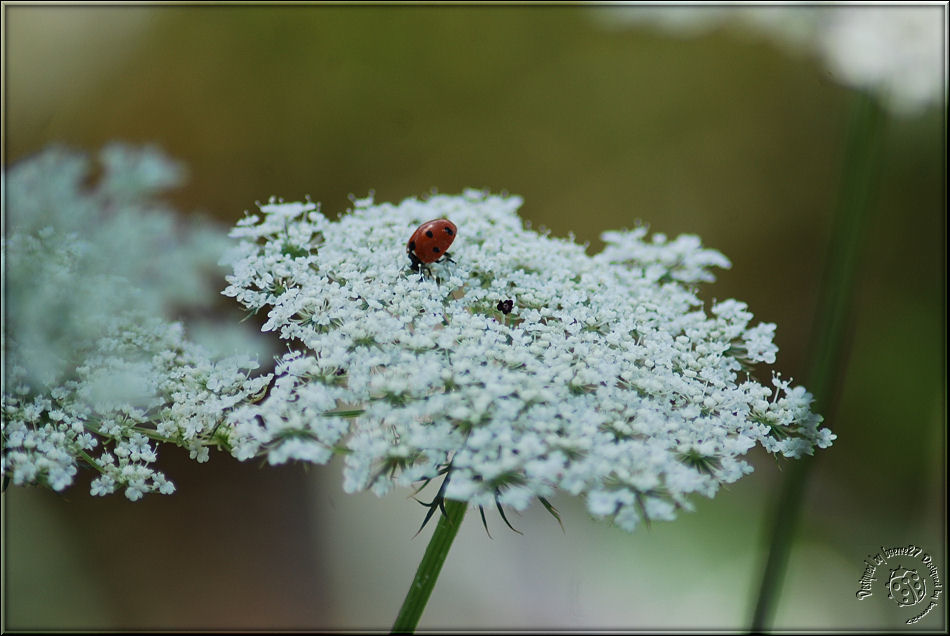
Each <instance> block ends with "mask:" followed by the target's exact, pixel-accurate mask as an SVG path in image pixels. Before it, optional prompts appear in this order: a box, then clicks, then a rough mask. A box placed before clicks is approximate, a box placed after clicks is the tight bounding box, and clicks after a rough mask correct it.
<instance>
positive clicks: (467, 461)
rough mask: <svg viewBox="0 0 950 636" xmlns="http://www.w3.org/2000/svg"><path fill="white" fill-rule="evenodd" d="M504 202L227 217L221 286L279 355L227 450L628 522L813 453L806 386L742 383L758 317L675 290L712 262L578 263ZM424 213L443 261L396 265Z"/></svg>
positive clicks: (307, 208) (768, 340)
mask: <svg viewBox="0 0 950 636" xmlns="http://www.w3.org/2000/svg"><path fill="white" fill-rule="evenodd" d="M520 204H521V200H520V199H519V198H517V197H501V196H491V195H487V194H484V193H481V192H475V191H467V192H465V193H464V194H463V195H461V196H443V195H437V196H432V197H431V198H429V199H428V200H425V201H421V200H416V199H410V200H406V201H404V202H403V203H401V204H399V205H398V206H394V205H390V204H379V205H376V204H374V203H373V201H372V200H371V199H364V200H358V201H356V202H355V208H354V209H353V210H352V211H350V213H348V214H345V215H343V216H341V217H340V218H339V220H338V221H331V220H329V219H328V218H327V217H326V216H324V215H323V214H321V213H320V212H319V210H318V209H317V206H316V205H315V204H313V203H310V202H306V203H281V202H273V201H272V202H271V203H269V204H267V205H264V206H262V207H261V214H260V215H253V216H249V217H247V218H246V219H244V220H243V221H242V222H241V223H240V224H239V225H238V227H237V228H235V229H234V230H233V232H232V235H233V236H234V237H236V238H239V239H241V242H240V245H239V246H238V247H237V248H235V250H234V251H233V253H232V254H231V256H230V257H229V260H230V262H231V263H232V266H233V270H234V271H233V274H231V275H230V276H229V277H228V282H229V283H230V285H229V286H228V287H227V289H226V290H225V292H224V293H225V294H226V295H229V296H233V297H234V298H236V299H237V300H238V301H239V302H240V303H241V304H243V305H244V306H246V307H247V308H249V309H251V310H265V311H266V312H267V322H266V324H265V326H264V329H265V330H267V331H273V332H275V333H277V334H278V335H279V336H280V338H282V339H283V340H285V341H286V343H287V345H288V347H289V348H290V351H289V352H288V353H286V354H285V355H283V356H281V357H280V358H279V359H278V364H277V370H276V373H275V376H274V379H273V381H272V382H271V383H270V385H269V387H268V388H267V391H266V397H264V398H263V399H262V400H260V401H258V402H248V403H245V404H243V405H239V406H237V407H235V408H234V409H233V410H232V411H230V412H229V415H228V423H229V425H228V428H227V433H226V434H227V435H228V445H229V446H230V447H231V448H232V449H233V452H234V453H235V454H236V455H237V456H238V457H239V458H247V457H252V456H255V455H257V454H259V453H261V452H266V453H267V455H268V457H269V460H270V461H271V462H272V463H280V462H284V461H287V460H290V459H298V460H304V461H308V462H316V463H324V462H327V461H328V460H329V459H330V458H331V457H332V456H333V455H334V454H342V455H344V456H345V467H344V474H345V485H344V487H345V489H346V490H347V491H358V490H361V489H367V488H368V489H372V490H373V491H374V492H376V493H377V494H382V493H385V492H387V491H388V490H390V489H391V488H392V487H393V486H394V485H410V484H412V483H413V482H417V481H419V480H425V479H431V478H435V477H437V476H439V475H446V480H445V483H444V485H443V489H442V490H441V493H442V494H444V496H445V497H447V498H450V499H458V500H465V501H469V502H471V503H473V504H475V505H479V506H484V505H488V504H492V505H495V504H499V505H509V506H512V507H514V508H516V509H523V508H525V507H526V506H528V505H529V504H530V503H531V502H532V500H533V499H535V498H541V499H542V501H544V502H545V503H546V499H544V498H546V497H549V496H550V495H552V494H553V493H554V492H555V491H557V490H563V491H566V492H568V493H571V494H574V495H584V496H585V497H586V500H587V504H588V508H589V510H590V512H591V513H593V514H594V515H596V516H598V517H608V518H612V519H614V520H615V521H616V523H617V524H619V525H620V526H622V527H623V528H626V529H628V530H630V529H633V528H634V527H635V526H637V524H638V523H640V522H641V521H643V520H645V519H671V518H673V517H674V515H675V513H676V511H677V509H685V508H689V507H690V503H689V498H688V497H689V495H690V494H692V493H701V494H703V495H706V496H712V495H713V494H714V493H715V492H716V491H717V489H718V488H719V486H720V484H722V483H729V482H733V481H735V480H737V479H738V478H739V477H741V476H742V475H744V474H746V473H748V472H750V471H751V467H750V465H749V464H748V463H747V462H745V461H743V459H742V456H743V455H744V454H745V453H746V452H748V451H749V450H750V449H751V448H752V447H754V446H755V445H757V444H759V445H761V446H763V447H764V448H765V449H767V450H768V451H770V452H772V453H779V454H782V455H785V456H788V457H799V456H801V455H803V454H810V453H811V452H812V451H813V448H814V447H816V446H818V447H827V446H829V445H830V444H831V442H832V440H833V439H834V435H832V434H831V433H830V432H829V431H828V430H827V429H821V428H819V424H820V421H821V418H820V417H819V416H817V415H815V414H814V413H812V412H811V411H810V408H809V404H810V401H811V396H810V395H809V394H808V393H807V392H805V390H804V389H802V388H800V387H794V388H792V387H790V386H789V383H788V382H786V381H784V380H781V379H780V378H779V377H778V376H773V380H772V385H773V386H771V387H769V386H763V385H762V384H760V383H759V382H757V381H756V380H755V379H753V378H752V377H751V376H750V375H749V374H748V372H747V370H748V368H749V367H750V366H751V365H754V364H756V363H760V362H773V361H774V359H775V352H776V347H775V345H774V344H773V343H772V335H773V331H774V325H771V324H759V325H755V326H750V321H751V319H752V314H751V313H749V311H748V310H747V309H746V306H745V305H744V304H743V303H740V302H737V301H734V300H728V301H725V302H722V303H718V304H716V305H714V306H712V307H711V309H710V311H709V313H707V312H706V311H704V309H703V303H702V302H701V301H700V300H699V299H698V298H697V296H696V295H695V291H694V289H693V286H694V284H695V283H697V282H700V281H709V280H712V275H711V273H710V272H709V268H710V267H712V266H720V267H726V266H728V265H729V263H728V261H727V260H726V259H725V257H724V256H722V255H721V254H719V253H718V252H716V251H713V250H708V249H703V248H702V247H701V245H700V243H699V240H698V239H697V238H696V237H693V236H682V237H680V238H678V239H676V240H675V241H668V240H667V239H666V238H665V237H663V236H661V235H655V236H653V237H652V239H651V240H649V241H647V240H645V238H646V230H645V229H642V228H641V229H636V230H633V231H630V232H608V233H606V234H604V236H603V239H604V241H605V242H606V243H607V247H606V249H605V250H604V251H603V252H602V253H600V254H598V255H596V256H594V257H589V256H588V255H587V254H586V253H585V248H584V247H583V246H580V245H577V244H575V243H573V242H571V241H567V240H561V239H556V238H552V237H550V236H547V235H545V234H539V233H537V232H534V231H531V230H529V229H526V228H525V227H523V225H522V222H521V220H520V219H519V217H518V216H517V214H516V210H517V209H518V207H519V206H520ZM441 217H444V218H449V219H451V220H452V221H453V222H454V223H455V224H456V225H457V226H458V238H457V239H456V240H455V243H454V244H453V245H452V247H451V254H452V256H453V258H454V262H450V261H443V262H439V263H436V264H433V265H432V266H431V268H430V272H429V274H428V276H421V275H420V274H418V273H413V272H412V271H411V270H410V268H409V265H410V261H409V259H408V258H407V255H406V243H407V241H408V238H409V236H410V234H411V233H412V231H413V229H414V228H415V227H416V226H418V225H419V224H420V223H422V222H425V221H428V220H430V219H433V218H441ZM508 301H510V302H508ZM222 428H223V427H222Z"/></svg>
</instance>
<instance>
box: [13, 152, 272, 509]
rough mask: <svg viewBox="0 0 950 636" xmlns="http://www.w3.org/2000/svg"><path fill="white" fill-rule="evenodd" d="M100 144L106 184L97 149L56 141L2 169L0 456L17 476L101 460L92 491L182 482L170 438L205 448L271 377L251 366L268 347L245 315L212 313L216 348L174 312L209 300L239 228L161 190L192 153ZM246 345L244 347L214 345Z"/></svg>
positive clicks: (70, 470)
mask: <svg viewBox="0 0 950 636" xmlns="http://www.w3.org/2000/svg"><path fill="white" fill-rule="evenodd" d="M99 159H100V163H101V165H102V175H101V177H100V178H99V179H98V181H97V182H96V183H95V184H92V183H87V180H86V178H87V176H88V174H89V173H90V172H91V167H92V166H91V161H90V159H89V158H88V157H86V156H84V155H82V154H79V153H75V152H70V151H67V150H64V149H59V148H53V149H49V150H46V151H44V152H42V153H39V154H38V155H36V156H35V157H32V158H30V159H28V160H24V161H23V162H21V163H19V164H17V165H16V166H14V167H13V168H11V170H10V173H9V177H7V175H6V174H5V175H4V178H5V183H4V185H5V192H6V203H7V207H6V209H5V212H6V214H7V229H8V232H9V234H8V237H7V238H5V239H4V241H3V259H4V277H3V286H4V297H5V298H4V300H5V304H6V307H5V312H4V323H3V353H4V373H3V406H2V408H3V433H2V436H3V457H2V462H0V467H2V472H3V476H4V482H5V483H6V481H7V480H8V479H9V480H10V481H12V482H13V483H14V484H16V485H26V484H41V485H45V486H48V487H49V488H52V489H53V490H63V489H65V488H66V487H68V486H70V485H71V484H72V483H73V480H74V478H75V476H76V474H77V472H78V468H79V467H80V466H86V467H90V468H92V469H93V470H95V471H96V473H97V474H98V476H97V477H96V478H94V479H93V480H92V483H91V486H90V490H91V492H92V494H94V495H105V494H109V493H113V492H116V491H122V492H124V493H125V495H126V496H127V497H128V498H129V499H132V500H137V499H140V498H141V497H142V496H143V495H144V494H145V493H149V492H160V493H163V494H168V493H171V492H173V491H174V490H175V486H174V485H173V484H172V482H171V481H169V480H168V479H167V478H166V477H165V475H164V474H162V473H161V472H159V471H158V470H156V469H155V467H154V463H155V461H156V459H157V451H158V447H159V445H162V444H174V445H178V446H182V447H185V448H187V449H188V450H189V451H190V453H191V456H192V458H194V459H197V460H198V461H206V460H207V459H208V454H209V453H208V449H209V447H211V446H219V445H221V442H222V438H221V437H220V436H218V435H217V433H218V431H219V428H220V426H221V424H222V423H223V421H224V417H225V414H226V413H227V411H228V409H230V408H231V407H232V406H233V405H234V404H235V403H237V402H241V401H244V400H246V399H252V398H253V396H254V395H256V394H258V393H260V391H261V390H262V389H263V386H264V385H265V384H266V383H267V381H268V379H269V378H268V377H267V376H260V377H251V375H250V374H251V371H252V370H253V369H255V368H256V367H257V364H256V362H255V361H253V360H251V359H250V358H251V357H252V356H250V355H247V354H248V353H256V351H257V350H260V349H261V347H260V345H257V344H256V343H255V342H254V341H253V340H252V339H251V338H250V334H249V333H245V332H242V331H240V330H239V329H238V325H234V326H233V327H231V326H227V327H224V328H221V326H220V325H216V328H215V329H214V334H215V337H214V338H213V339H212V338H209V339H205V341H204V342H205V344H206V345H207V348H205V347H201V346H198V345H197V344H196V343H195V342H194V341H192V340H189V339H188V338H187V337H186V336H185V332H184V328H183V326H182V325H181V324H180V323H176V322H172V320H171V319H170V317H169V315H170V314H172V313H173V310H174V309H181V308H189V309H191V310H194V309H196V308H201V309H207V306H208V305H209V304H210V303H209V301H210V300H211V299H213V298H214V291H213V289H214V288H213V287H212V286H211V284H210V283H209V281H208V280H207V279H208V277H207V276H206V273H207V270H208V269H213V268H214V267H215V265H216V261H217V260H218V258H219V257H220V252H221V250H222V249H223V246H224V244H225V243H226V241H227V238H226V236H225V235H224V232H221V231H215V229H214V228H213V227H211V226H210V225H207V224H197V223H195V222H193V221H191V222H188V223H182V222H181V221H180V220H178V219H176V216H175V215H174V214H173V213H172V211H171V210H169V209H167V208H166V207H165V206H164V205H162V204H161V203H160V202H159V201H158V200H157V199H155V198H154V197H153V196H152V195H153V194H154V193H156V192H158V191H161V190H163V189H165V188H167V187H168V186H170V185H173V184H175V183H176V182H178V181H179V180H180V178H181V169H180V167H178V165H177V164H175V163H172V162H171V161H169V160H168V159H167V158H166V157H165V156H164V155H162V154H161V153H159V152H157V151H155V150H152V149H136V148H131V147H127V146H124V145H121V144H113V145H110V146H107V147H106V148H105V149H103V151H102V153H101V154H100V156H99ZM179 225H185V226H187V228H188V232H186V233H184V234H183V235H179V232H178V231H177V228H176V226H179ZM170 264H171V266H169V265H170ZM234 344H238V346H239V347H240V349H241V350H242V351H243V352H244V353H245V355H240V356H235V357H231V358H225V359H222V356H221V355H213V354H212V353H211V352H210V350H217V351H222V350H227V349H228V348H229V347H233V346H234Z"/></svg>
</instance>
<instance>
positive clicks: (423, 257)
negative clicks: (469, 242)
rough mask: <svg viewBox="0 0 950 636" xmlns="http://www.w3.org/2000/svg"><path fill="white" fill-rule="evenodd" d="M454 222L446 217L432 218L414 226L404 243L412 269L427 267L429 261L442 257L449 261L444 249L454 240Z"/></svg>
mask: <svg viewBox="0 0 950 636" xmlns="http://www.w3.org/2000/svg"><path fill="white" fill-rule="evenodd" d="M456 231H457V230H456V228H455V223H452V221H449V220H448V219H432V220H431V221H426V222H425V223H423V224H422V225H420V226H419V227H417V228H416V231H415V232H413V233H412V236H410V237H409V242H408V243H407V244H406V254H407V255H408V256H409V260H410V262H411V263H412V271H414V272H418V271H419V270H420V269H423V268H425V269H427V267H426V266H427V265H428V264H429V263H435V262H437V261H440V260H442V259H445V260H447V261H451V260H452V258H451V257H450V256H449V253H448V252H447V251H446V250H447V249H449V246H450V245H452V241H454V240H455V233H456Z"/></svg>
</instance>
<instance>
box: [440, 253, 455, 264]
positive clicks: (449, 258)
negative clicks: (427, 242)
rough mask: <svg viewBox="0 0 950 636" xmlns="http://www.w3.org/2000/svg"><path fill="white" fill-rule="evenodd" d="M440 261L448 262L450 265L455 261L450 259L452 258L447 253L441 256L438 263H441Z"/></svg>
mask: <svg viewBox="0 0 950 636" xmlns="http://www.w3.org/2000/svg"><path fill="white" fill-rule="evenodd" d="M442 261H448V262H450V263H454V262H455V261H454V260H453V259H452V256H451V255H450V254H449V253H448V252H446V253H445V254H443V255H442V258H440V259H439V262H440V263H441V262H442Z"/></svg>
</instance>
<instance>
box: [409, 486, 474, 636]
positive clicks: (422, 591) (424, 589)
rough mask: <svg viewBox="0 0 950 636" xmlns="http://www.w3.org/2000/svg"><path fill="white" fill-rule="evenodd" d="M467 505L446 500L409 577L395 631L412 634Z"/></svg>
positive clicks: (462, 502)
mask: <svg viewBox="0 0 950 636" xmlns="http://www.w3.org/2000/svg"><path fill="white" fill-rule="evenodd" d="M467 509H468V503H466V502H464V501H452V500H451V499H446V500H445V514H444V515H443V516H442V517H441V518H440V519H439V523H438V525H436V527H435V532H433V533H432V538H431V539H429V545H428V547H426V552H425V554H424V555H423V556H422V561H421V562H420V563H419V569H418V570H416V576H415V578H413V579H412V585H411V586H409V592H408V593H407V594H406V600H404V601H403V602H402V608H401V609H400V610H399V616H397V617H396V622H395V623H393V630H392V631H393V633H394V634H411V633H412V632H413V631H414V630H415V628H416V625H417V624H418V623H419V617H420V616H422V612H423V610H425V607H426V603H428V602H429V595H430V594H432V588H433V587H435V581H436V579H438V578H439V572H440V571H441V570H442V564H443V563H444V562H445V557H446V555H447V554H448V553H449V548H451V547H452V541H453V540H454V539H455V535H456V534H458V531H459V526H461V525H462V518H463V517H464V516H465V511H466V510H467Z"/></svg>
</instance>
